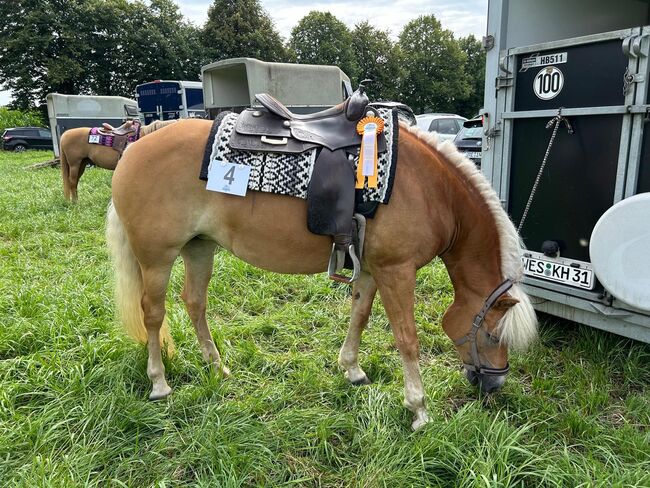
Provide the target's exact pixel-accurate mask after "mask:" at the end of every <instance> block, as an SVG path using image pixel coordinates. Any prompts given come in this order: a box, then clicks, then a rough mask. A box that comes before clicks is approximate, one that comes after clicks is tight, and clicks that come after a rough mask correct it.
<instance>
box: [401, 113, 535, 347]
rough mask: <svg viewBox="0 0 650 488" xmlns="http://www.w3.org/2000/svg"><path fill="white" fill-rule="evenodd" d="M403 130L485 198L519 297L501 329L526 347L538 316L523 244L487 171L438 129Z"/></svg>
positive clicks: (403, 126)
mask: <svg viewBox="0 0 650 488" xmlns="http://www.w3.org/2000/svg"><path fill="white" fill-rule="evenodd" d="M400 129H402V130H407V131H408V132H410V133H411V134H413V135H414V136H416V137H417V138H418V139H420V140H421V141H423V142H424V143H426V144H427V145H429V146H431V147H432V148H434V149H435V150H436V151H437V152H438V153H439V154H440V155H442V156H443V158H444V159H445V161H447V162H449V163H451V164H453V165H454V166H455V167H456V168H457V169H458V170H459V171H460V173H461V174H462V175H463V176H464V177H465V179H466V181H468V182H469V184H470V185H472V186H473V187H474V188H475V189H476V191H477V192H478V193H479V194H480V195H481V196H482V197H483V199H484V200H485V203H486V205H487V207H488V209H489V210H490V213H491V214H492V217H493V218H494V222H495V225H496V228H497V233H498V234H499V250H500V253H501V273H502V275H503V278H504V279H506V278H508V279H510V280H512V281H513V282H514V286H513V287H512V288H511V289H510V292H509V293H510V295H511V296H513V297H514V298H516V299H518V300H519V303H518V304H517V305H515V306H514V307H512V308H511V309H510V310H508V312H506V314H505V315H504V316H503V318H502V319H501V322H500V324H499V327H498V329H499V330H498V332H499V334H500V336H501V340H502V341H503V342H505V343H507V344H508V345H509V346H510V347H512V348H514V349H525V348H526V346H527V345H528V344H529V343H530V342H531V341H532V340H534V339H535V337H536V336H537V317H536V315H535V310H534V309H533V306H532V304H531V302H530V298H529V297H528V295H527V294H526V292H525V291H524V290H523V289H522V287H521V284H520V281H521V279H522V277H523V266H522V263H521V255H522V248H523V244H522V242H521V239H520V238H519V234H518V233H517V230H516V229H515V226H514V224H513V223H512V221H511V220H510V217H508V214H507V213H506V212H505V210H504V209H503V207H502V206H501V201H500V200H499V197H498V195H497V194H496V192H495V191H494V189H493V188H492V185H491V184H490V182H489V181H488V180H487V178H486V177H485V176H484V175H483V173H482V172H481V171H479V170H478V168H477V167H476V165H475V164H474V163H473V162H472V161H470V160H469V159H467V158H466V157H465V156H463V155H462V154H461V153H460V151H458V149H457V148H456V146H455V145H454V143H453V142H451V141H442V142H440V140H439V139H438V136H437V134H436V133H435V132H425V131H423V130H421V129H419V128H417V127H409V126H408V125H406V124H404V123H401V124H400Z"/></svg>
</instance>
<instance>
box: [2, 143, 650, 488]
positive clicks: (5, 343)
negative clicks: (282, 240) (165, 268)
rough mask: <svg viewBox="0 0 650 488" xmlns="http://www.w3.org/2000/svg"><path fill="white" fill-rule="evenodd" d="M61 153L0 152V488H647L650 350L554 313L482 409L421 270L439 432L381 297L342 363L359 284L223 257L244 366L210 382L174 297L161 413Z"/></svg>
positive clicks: (106, 182)
mask: <svg viewBox="0 0 650 488" xmlns="http://www.w3.org/2000/svg"><path fill="white" fill-rule="evenodd" d="M49 158H51V153H46V152H42V153H38V152H26V153H24V154H19V155H16V154H13V153H3V154H0V324H1V326H0V484H1V485H4V486H26V487H27V486H29V487H34V486H66V487H67V486H107V485H113V486H135V487H141V486H223V487H234V486H273V487H275V486H285V485H291V486H331V487H334V486H337V487H338V486H359V487H375V486H388V487H403V486H404V487H406V486H417V487H420V486H461V487H474V486H479V487H483V486H485V487H488V486H489V487H500V486H504V487H505V486H521V487H535V486H566V487H575V486H584V487H587V486H589V487H591V486H599V487H600V486H602V487H609V486H616V487H628V486H645V487H648V486H650V474H649V473H650V430H649V429H648V426H649V425H650V394H649V393H648V386H649V384H650V347H649V346H647V345H644V344H640V343H635V342H633V341H629V340H625V339H622V338H620V337H617V336H615V335H611V334H607V333H604V332H601V331H597V330H594V329H591V328H589V327H584V326H580V325H577V324H573V323H570V322H563V321H558V320H555V319H551V318H546V319H545V320H544V321H543V323H542V327H541V340H540V341H539V342H538V343H537V344H536V345H535V346H534V347H533V348H532V349H531V350H530V351H529V352H528V353H527V354H525V355H518V356H514V357H513V358H511V363H512V372H511V374H510V378H509V380H508V381H507V383H506V386H505V387H504V389H503V391H502V392H501V393H499V394H496V395H494V396H491V397H483V398H482V397H480V396H479V395H478V393H477V391H476V390H475V389H474V388H472V387H471V386H469V385H468V384H467V383H466V381H465V380H464V379H463V377H462V375H461V373H460V371H459V370H458V365H459V361H458V358H457V355H456V353H455V350H454V347H453V346H452V344H451V343H450V341H449V340H448V339H447V337H446V336H445V335H444V333H443V332H442V330H441V328H440V326H439V322H440V319H441V316H442V313H443V311H444V309H445V307H446V306H447V305H448V304H449V303H450V301H451V299H452V296H451V287H450V284H449V282H448V278H447V274H446V272H445V270H444V268H443V267H442V265H441V264H440V263H434V264H432V265H430V266H428V267H426V268H425V269H423V270H422V271H421V272H420V273H419V275H418V288H417V298H418V305H417V309H416V314H417V322H418V325H419V336H420V341H421V346H422V347H421V349H422V357H421V365H422V372H423V376H424V381H425V385H426V390H427V395H428V407H429V410H430V414H431V417H432V422H431V423H430V424H429V425H427V426H426V427H425V428H424V429H423V430H422V431H420V432H417V433H412V432H411V431H410V429H409V426H410V420H411V419H410V417H411V416H410V413H409V412H408V411H407V410H406V409H405V408H404V407H403V406H402V373H401V366H400V361H399V357H398V354H397V351H396V350H395V346H394V342H393V339H392V336H391V334H390V330H389V326H388V323H387V320H386V316H385V314H384V312H383V309H382V307H381V304H380V303H379V300H377V302H376V304H375V307H374V313H373V316H372V319H371V323H370V328H369V330H368V331H367V332H366V333H365V335H364V338H363V341H362V354H361V364H362V366H363V367H364V369H365V370H366V372H367V373H368V375H369V376H370V377H371V379H372V380H373V381H374V383H373V384H372V385H370V386H368V387H361V388H355V387H352V386H351V385H349V384H347V383H346V381H345V380H344V378H343V376H342V374H341V373H340V372H339V371H338V368H337V366H336V357H337V353H338V348H339V347H340V345H341V343H342V341H343V338H344V337H345V332H346V326H347V320H348V316H349V311H350V305H349V300H348V294H349V292H348V289H347V288H346V287H342V286H339V285H336V284H334V283H330V282H329V281H328V280H327V278H326V277H325V276H324V275H317V276H311V277H302V276H281V275H274V274H270V273H265V272H262V271H260V270H257V269H255V268H253V267H251V266H248V265H246V264H244V263H242V262H241V261H238V260H237V259H235V258H233V257H232V256H230V255H228V254H227V253H225V252H220V253H218V254H217V259H216V265H215V276H214V278H213V280H212V283H211V285H210V290H209V296H210V302H209V308H208V320H209V322H210V325H211V329H212V332H213V334H214V336H215V340H216V342H217V343H218V346H219V348H220V350H221V351H222V354H223V356H224V360H225V363H226V365H227V366H228V367H230V369H231V370H232V373H233V374H232V377H231V378H229V379H227V380H220V379H217V378H214V377H213V376H212V375H210V374H209V371H208V368H207V367H206V366H205V364H204V363H203V360H202V358H201V354H200V352H199V348H198V345H197V342H196V339H195V336H194V333H193V329H192V326H191V324H190V322H189V319H188V317H187V314H186V313H185V310H184V308H183V306H182V304H181V301H180V299H179V292H180V289H181V286H182V283H181V280H182V268H181V266H180V264H178V265H177V266H176V268H175V269H174V274H173V279H172V283H171V286H170V293H169V295H168V302H167V305H168V316H169V319H170V323H171V326H172V331H173V336H174V339H175V340H176V342H177V346H178V354H177V356H175V357H174V358H172V359H167V360H166V367H167V373H168V381H169V383H170V385H171V386H172V387H173V388H174V393H173V394H172V396H171V397H170V398H169V399H168V400H166V401H161V402H150V401H148V400H147V395H148V392H149V388H150V383H149V380H148V379H147V376H146V372H145V370H146V351H145V349H144V347H143V346H140V345H137V344H135V343H133V342H131V341H130V340H128V339H127V338H125V337H124V336H123V334H122V332H121V331H120V329H119V326H118V324H116V322H115V319H114V313H113V304H112V298H111V272H110V266H109V262H108V257H107V252H106V248H105V243H104V237H103V227H104V215H105V209H106V206H107V204H108V201H109V198H110V181H111V173H110V172H108V171H104V170H100V169H94V168H91V169H89V170H87V172H86V174H85V175H84V176H83V178H82V180H81V183H80V192H79V198H80V201H79V204H78V205H76V206H73V205H69V204H67V203H66V202H64V200H63V195H62V188H61V182H60V176H59V172H58V170H57V169H49V168H48V169H41V170H37V171H27V170H25V167H26V166H28V165H29V164H31V163H34V162H39V161H44V160H47V159H49Z"/></svg>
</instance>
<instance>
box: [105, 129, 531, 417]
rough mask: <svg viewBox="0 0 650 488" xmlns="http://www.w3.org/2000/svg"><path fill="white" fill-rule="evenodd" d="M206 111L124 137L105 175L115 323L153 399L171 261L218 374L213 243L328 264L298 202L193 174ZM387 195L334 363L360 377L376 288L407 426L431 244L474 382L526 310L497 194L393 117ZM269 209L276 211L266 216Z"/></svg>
mask: <svg viewBox="0 0 650 488" xmlns="http://www.w3.org/2000/svg"><path fill="white" fill-rule="evenodd" d="M210 127H211V122H208V121H204V120H184V121H180V122H178V123H177V124H175V125H174V126H171V127H165V128H163V129H162V130H160V131H157V132H156V133H155V134H152V135H150V136H148V137H147V138H145V139H143V140H142V141H140V142H138V143H137V144H134V145H132V146H131V147H130V148H129V150H128V151H126V153H125V154H124V157H123V162H122V163H121V164H120V165H119V166H118V167H117V170H116V171H115V174H114V176H113V203H112V205H111V206H110V207H109V211H108V217H107V240H108V243H109V247H110V249H111V255H112V257H113V260H114V263H115V267H116V292H117V293H116V300H117V308H118V311H119V314H120V316H121V320H122V321H123V323H124V325H125V327H126V328H127V331H128V332H129V333H130V335H132V336H133V337H135V338H137V339H139V340H141V341H142V342H146V343H147V345H148V350H149V359H148V365H147V374H148V376H149V378H150V380H151V382H152V384H153V388H152V391H151V394H150V398H151V399H158V398H163V397H165V396H167V395H169V394H170V393H171V388H170V387H169V386H168V384H167V381H166V380H165V370H164V366H163V363H162V358H161V348H162V347H164V346H165V344H166V345H167V347H171V345H172V342H171V337H170V335H169V330H168V329H167V325H166V323H165V295H166V291H167V285H168V281H169V277H170V272H171V269H172V265H173V264H174V261H175V260H176V258H177V257H178V256H179V255H181V256H182V257H183V262H184V264H185V284H184V288H183V292H182V298H183V300H184V301H185V304H186V307H187V311H188V313H189V316H190V318H191V320H192V323H193V325H194V327H195V329H196V334H197V337H198V340H199V345H200V348H201V351H202V354H203V357H204V359H205V360H206V361H207V362H209V363H211V364H212V366H213V368H214V370H215V372H221V373H222V374H227V373H228V370H227V369H226V368H225V367H224V366H223V365H222V364H221V359H220V356H219V352H218V351H217V348H216V347H215V344H214V342H213V340H212V337H211V335H210V330H209V328H208V324H207V321H206V314H205V312H206V299H207V296H206V295H207V287H208V282H209V280H210V278H211V275H212V271H213V258H214V252H215V249H216V248H217V246H221V247H223V248H225V249H227V250H228V251H230V252H231V253H233V254H234V255H236V256H238V257H239V258H241V259H243V260H244V261H246V262H248V263H250V264H252V265H254V266H257V267H260V268H263V269H266V270H270V271H274V272H279V273H300V274H311V273H320V272H323V271H325V270H327V265H328V257H329V255H330V250H331V245H332V244H331V239H330V238H329V237H327V236H321V235H315V234H312V233H310V232H309V231H308V230H307V227H306V219H307V203H306V201H305V200H301V199H298V198H293V197H290V196H284V195H273V194H269V193H260V192H255V191H249V192H248V193H247V194H246V196H245V197H238V196H233V195H228V194H223V193H215V192H211V191H206V188H205V182H203V181H200V180H199V179H198V175H199V172H200V169H201V160H202V157H203V150H204V147H205V145H206V141H207V140H208V133H209V132H210ZM398 148H399V156H398V161H397V169H396V174H395V181H394V186H393V193H392V196H391V199H390V203H389V204H387V205H380V207H379V209H378V211H377V213H376V216H375V217H374V218H373V219H368V222H367V228H366V237H365V246H364V252H363V258H362V272H361V275H360V277H359V278H358V280H357V281H356V282H355V283H354V286H353V290H352V317H351V322H350V328H349V330H348V333H347V337H346V339H345V342H344V343H343V346H342V348H341V351H340V354H339V365H340V366H341V368H342V369H343V370H344V371H345V376H346V377H347V379H348V380H349V381H351V382H352V383H353V384H363V383H368V381H369V380H368V378H367V376H366V373H365V372H364V371H363V369H361V367H360V366H359V363H358V352H359V343H360V339H361V333H362V331H363V329H364V327H365V326H366V324H367V323H368V317H369V315H370V311H371V307H372V302H373V299H374V297H375V293H376V291H377V290H379V293H380V296H381V300H382V303H383V306H384V308H385V310H386V313H387V315H388V318H389V321H390V325H391V328H392V331H393V334H394V337H395V341H396V344H397V347H398V349H399V352H400V355H401V359H402V363H403V368H404V387H405V401H404V404H405V406H406V407H407V408H408V409H409V410H411V411H412V412H413V414H414V419H413V423H412V427H413V428H414V429H417V428H418V427H420V426H421V425H423V424H424V423H425V422H427V420H428V415H427V411H426V408H425V395H424V388H423V384H422V379H421V376H420V369H419V364H418V355H419V345H418V338H417V334H416V324H415V317H414V299H415V285H416V271H417V270H418V268H421V267H423V266H425V265H426V264H428V263H429V262H431V260H432V259H433V258H434V257H435V256H440V257H441V259H442V260H443V262H444V263H445V265H446V267H447V270H448V272H449V276H450V278H451V281H452V283H453V286H454V291H455V296H454V302H453V303H452V305H451V306H450V307H449V308H448V310H447V311H446V313H445V315H444V317H443V320H442V327H443V329H444V331H445V332H446V334H447V335H448V336H449V337H450V339H451V340H452V341H454V343H455V344H456V348H457V350H458V353H459V355H460V358H461V360H462V362H463V364H464V366H465V374H466V376H467V378H468V380H469V381H470V382H471V383H472V384H475V385H476V384H478V385H479V386H480V388H481V389H482V390H483V391H485V392H491V391H494V390H496V389H498V388H499V387H501V385H502V384H503V382H504V380H505V375H506V373H507V371H508V348H509V347H513V348H523V347H525V346H526V345H527V344H528V343H529V342H530V341H531V340H532V339H533V338H534V337H535V335H536V331H537V328H536V325H537V321H536V318H535V312H534V310H533V308H532V305H531V302H530V300H529V299H528V296H527V295H526V294H525V293H524V291H523V290H522V288H521V285H520V284H519V280H520V279H521V277H522V265H521V250H520V241H519V237H518V235H517V232H516V230H515V228H514V226H513V225H512V223H511V221H510V219H509V218H508V216H507V215H506V213H505V212H504V210H503V209H502V207H501V204H500V202H499V199H498V197H497V195H496V194H495V192H494V191H493V190H492V188H491V186H490V184H489V183H488V181H487V180H486V179H485V178H484V177H483V175H482V174H481V173H480V172H479V171H478V170H477V169H476V167H475V166H474V164H473V163H471V162H470V161H469V160H467V159H465V158H464V157H462V156H461V155H460V154H459V153H458V152H457V151H456V149H455V148H454V146H453V144H451V143H447V142H445V143H442V144H438V142H437V139H436V136H435V135H432V134H428V133H425V132H423V131H420V130H418V129H415V128H410V127H407V126H406V125H405V124H400V132H399V141H398ZM278 216H281V218H278Z"/></svg>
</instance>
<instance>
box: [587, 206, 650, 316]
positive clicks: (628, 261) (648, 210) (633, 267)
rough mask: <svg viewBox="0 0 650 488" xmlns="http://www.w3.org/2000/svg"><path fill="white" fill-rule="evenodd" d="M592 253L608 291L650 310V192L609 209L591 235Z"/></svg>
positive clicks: (641, 308) (598, 272) (623, 300)
mask: <svg viewBox="0 0 650 488" xmlns="http://www.w3.org/2000/svg"><path fill="white" fill-rule="evenodd" d="M589 254H590V256H591V264H592V266H593V268H594V273H596V276H597V277H598V279H599V280H600V282H601V283H602V284H603V286H604V287H605V288H606V289H607V291H609V292H610V293H611V294H612V295H614V296H615V297H616V298H618V299H619V300H621V301H622V302H625V303H627V304H628V305H632V306H633V307H635V308H638V309H640V310H644V311H650V193H640V194H638V195H634V196H633V197H630V198H626V199H625V200H622V201H620V202H618V203H617V204H616V205H614V206H613V207H611V208H610V209H609V210H607V212H605V213H604V214H603V215H602V216H601V217H600V219H599V220H598V222H597V223H596V226H595V227H594V230H593V231H592V233H591V241H590V243H589Z"/></svg>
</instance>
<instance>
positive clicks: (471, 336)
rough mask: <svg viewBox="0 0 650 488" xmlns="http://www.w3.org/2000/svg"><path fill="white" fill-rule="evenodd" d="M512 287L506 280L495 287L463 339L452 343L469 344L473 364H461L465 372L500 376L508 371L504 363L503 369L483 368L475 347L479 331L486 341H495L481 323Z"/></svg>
mask: <svg viewBox="0 0 650 488" xmlns="http://www.w3.org/2000/svg"><path fill="white" fill-rule="evenodd" d="M512 285H513V283H512V281H510V280H509V279H508V280H505V281H504V282H503V283H501V284H500V285H499V286H497V287H496V288H495V289H494V290H493V291H492V293H490V295H489V296H488V297H487V298H486V299H485V303H483V308H481V311H480V312H479V313H478V314H476V316H475V317H474V320H473V321H472V329H471V330H470V331H469V332H468V333H467V334H465V335H464V336H463V337H461V338H460V339H458V340H455V341H454V344H456V345H457V346H461V345H463V344H465V343H466V342H469V344H470V354H471V356H472V362H473V363H474V364H467V363H465V362H463V367H464V368H465V369H466V370H468V371H472V372H474V373H476V374H480V375H491V376H501V375H504V374H506V373H508V371H509V370H510V364H508V363H506V365H505V367H503V368H493V367H492V366H483V365H482V364H481V360H480V358H479V354H478V346H477V345H476V335H477V334H478V331H479V330H481V331H482V332H483V333H484V334H485V335H486V336H487V337H488V339H490V340H492V341H494V340H495V338H494V336H492V335H491V334H490V333H489V332H487V331H486V330H485V329H482V328H481V327H482V326H483V322H484V321H485V316H486V315H487V313H488V312H489V311H490V309H491V308H492V307H493V306H494V304H495V303H496V302H497V300H498V299H499V298H500V297H501V296H502V295H503V294H504V293H506V292H507V291H508V290H509V289H510V288H512ZM496 341H497V342H498V339H496Z"/></svg>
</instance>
